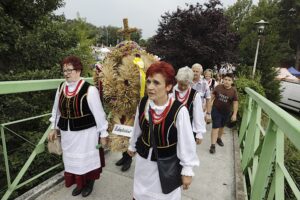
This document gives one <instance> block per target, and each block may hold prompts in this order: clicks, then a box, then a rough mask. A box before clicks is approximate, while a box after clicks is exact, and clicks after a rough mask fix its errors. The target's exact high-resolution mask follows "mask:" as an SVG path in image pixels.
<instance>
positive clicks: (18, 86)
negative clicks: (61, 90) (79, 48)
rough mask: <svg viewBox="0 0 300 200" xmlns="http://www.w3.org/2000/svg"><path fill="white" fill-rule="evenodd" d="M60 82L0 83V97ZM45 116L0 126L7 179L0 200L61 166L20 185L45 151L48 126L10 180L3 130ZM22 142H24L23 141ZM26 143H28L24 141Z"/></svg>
mask: <svg viewBox="0 0 300 200" xmlns="http://www.w3.org/2000/svg"><path fill="white" fill-rule="evenodd" d="M85 80H87V81H88V82H93V80H92V78H86V79H85ZM62 81H64V79H51V80H29V81H5V82H0V95H6V94H15V93H23V92H33V91H43V90H55V89H56V88H57V87H58V85H59V84H60V83H61V82H62ZM45 116H50V113H48V114H44V115H40V116H34V117H30V118H26V119H20V120H17V121H13V122H7V123H3V124H0V131H1V140H2V148H3V156H4V165H5V171H6V179H7V190H6V192H5V194H4V195H3V197H2V198H1V200H7V199H8V198H9V197H10V196H11V194H12V193H13V192H14V191H15V190H17V189H18V188H20V187H22V186H24V185H26V184H28V183H30V182H32V181H34V180H35V179H37V178H39V177H41V176H43V175H45V174H46V173H48V172H50V171H52V170H54V169H56V168H58V167H60V166H61V163H59V164H56V165H54V166H49V168H48V169H47V170H44V171H43V172H40V173H39V174H37V175H34V176H33V177H31V178H30V179H28V180H25V181H23V182H22V183H20V181H21V179H22V178H23V176H24V174H25V173H26V172H27V171H28V169H29V167H30V165H31V164H32V162H33V161H34V159H35V158H36V157H37V155H38V154H40V153H42V152H44V151H45V141H46V138H47V135H48V133H49V131H50V126H49V127H48V128H47V130H46V131H45V133H44V134H43V135H42V137H41V138H40V139H39V142H38V143H37V144H36V145H35V148H34V150H33V151H32V153H31V155H30V156H29V157H28V159H27V161H26V162H25V164H24V165H23V167H22V168H21V170H20V171H19V172H18V173H17V176H16V177H15V178H14V180H12V179H11V173H10V166H9V161H8V153H7V147H6V137H5V136H6V135H5V130H7V129H8V128H7V126H8V125H12V124H17V123H21V122H25V121H29V120H36V119H38V118H42V117H45ZM23 139H24V138H23ZM24 141H26V140H25V139H24ZM26 142H28V141H26Z"/></svg>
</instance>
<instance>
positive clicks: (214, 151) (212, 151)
mask: <svg viewBox="0 0 300 200" xmlns="http://www.w3.org/2000/svg"><path fill="white" fill-rule="evenodd" d="M209 152H210V153H211V154H214V153H216V146H215V145H214V144H212V145H210V149H209Z"/></svg>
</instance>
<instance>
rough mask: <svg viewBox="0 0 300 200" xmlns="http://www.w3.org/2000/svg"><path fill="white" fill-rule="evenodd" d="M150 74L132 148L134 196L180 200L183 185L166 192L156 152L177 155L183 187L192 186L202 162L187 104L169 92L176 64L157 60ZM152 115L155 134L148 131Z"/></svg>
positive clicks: (148, 198) (138, 109)
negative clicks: (134, 162)
mask: <svg viewBox="0 0 300 200" xmlns="http://www.w3.org/2000/svg"><path fill="white" fill-rule="evenodd" d="M146 78H147V94H148V96H146V97H144V98H143V99H142V100H141V102H140V104H139V106H138V108H137V111H136V115H135V123H134V132H133V136H132V138H131V140H130V145H129V148H128V153H129V155H131V156H134V155H135V153H136V152H137V158H136V165H135V174H134V189H133V197H134V199H136V200H153V199H160V200H180V199H181V189H180V187H179V186H178V187H177V188H175V189H174V190H173V191H171V192H169V193H167V194H166V193H165V192H163V190H162V187H164V186H165V185H164V184H162V183H161V182H162V179H160V175H161V174H160V173H159V168H158V165H157V162H156V160H157V156H156V155H157V154H158V157H159V158H161V157H163V158H164V157H167V156H172V155H177V157H178V159H179V161H180V165H181V166H182V170H181V175H180V174H179V175H178V176H179V177H178V178H179V179H180V176H181V180H182V185H183V189H188V188H189V185H190V184H191V182H192V176H194V172H193V167H194V166H198V165H199V160H198V157H197V155H196V144H195V141H194V138H193V131H192V127H191V123H190V117H189V113H188V110H187V108H186V107H185V106H183V105H182V104H181V103H180V102H179V101H177V100H175V99H174V98H173V97H172V95H169V93H170V92H172V88H173V84H174V82H175V71H174V69H173V67H172V65H170V64H168V63H166V62H163V61H160V62H156V63H153V64H152V65H151V66H150V67H149V69H148V70H147V73H146ZM149 111H150V112H149ZM149 113H150V114H149ZM149 115H150V117H151V119H152V122H153V125H152V126H151V127H153V129H152V130H153V134H148V133H149ZM152 130H150V131H152ZM150 133H152V132H150ZM150 135H154V141H155V144H156V147H157V148H156V149H157V152H156V151H155V150H156V149H155V148H153V142H150V141H153V140H152V139H153V138H152V137H151V136H150ZM156 153H157V154H156ZM170 168H172V167H171V166H170ZM160 172H161V171H160ZM167 184H168V183H167ZM170 184H171V183H170Z"/></svg>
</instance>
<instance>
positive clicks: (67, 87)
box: [65, 79, 82, 97]
mask: <svg viewBox="0 0 300 200" xmlns="http://www.w3.org/2000/svg"><path fill="white" fill-rule="evenodd" d="M81 83H82V79H81V80H80V81H79V82H78V83H77V85H76V88H75V90H74V91H73V92H70V91H69V86H67V85H66V89H65V93H66V95H67V96H71V97H73V96H75V95H76V93H77V91H78V89H79V86H80V85H81Z"/></svg>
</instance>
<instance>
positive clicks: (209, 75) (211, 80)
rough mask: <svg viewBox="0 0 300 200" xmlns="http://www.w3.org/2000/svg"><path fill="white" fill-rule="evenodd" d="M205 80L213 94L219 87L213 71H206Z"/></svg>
mask: <svg viewBox="0 0 300 200" xmlns="http://www.w3.org/2000/svg"><path fill="white" fill-rule="evenodd" d="M204 79H205V80H206V82H207V84H208V87H209V89H210V91H211V92H212V91H213V90H214V88H215V87H216V86H217V85H218V83H217V81H216V80H215V79H214V78H213V70H211V69H206V70H205V71H204Z"/></svg>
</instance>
